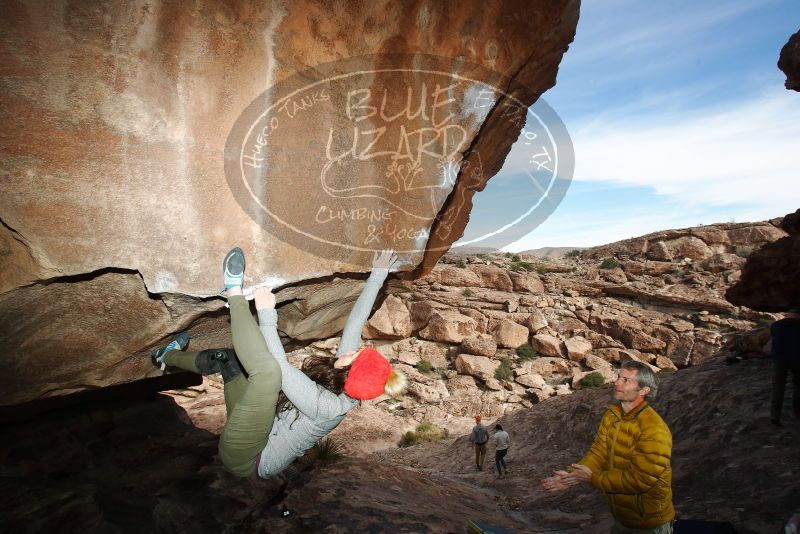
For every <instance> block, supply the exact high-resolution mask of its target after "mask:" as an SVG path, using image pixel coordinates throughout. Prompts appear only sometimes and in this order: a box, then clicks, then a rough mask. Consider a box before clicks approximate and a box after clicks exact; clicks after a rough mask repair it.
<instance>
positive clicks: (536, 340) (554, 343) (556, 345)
mask: <svg viewBox="0 0 800 534" xmlns="http://www.w3.org/2000/svg"><path fill="white" fill-rule="evenodd" d="M531 345H532V346H533V348H534V349H536V352H538V353H539V354H542V355H544V356H556V357H564V356H566V349H565V348H564V343H563V342H562V341H561V340H560V339H558V338H557V337H555V336H551V335H549V334H536V335H535V336H533V337H532V338H531Z"/></svg>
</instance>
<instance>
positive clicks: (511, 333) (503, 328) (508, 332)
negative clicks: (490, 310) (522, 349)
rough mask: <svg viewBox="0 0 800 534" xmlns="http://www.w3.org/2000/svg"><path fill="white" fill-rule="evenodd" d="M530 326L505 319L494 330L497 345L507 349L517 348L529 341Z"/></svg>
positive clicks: (493, 334)
mask: <svg viewBox="0 0 800 534" xmlns="http://www.w3.org/2000/svg"><path fill="white" fill-rule="evenodd" d="M528 335H529V332H528V328H527V327H525V326H522V325H521V324H517V323H515V322H514V321H509V320H507V319H504V320H502V321H500V322H498V323H497V325H495V327H494V330H492V336H493V337H494V339H495V341H496V342H497V345H498V346H500V347H504V348H507V349H515V348H517V347H519V346H521V345H524V344H526V343H527V342H528Z"/></svg>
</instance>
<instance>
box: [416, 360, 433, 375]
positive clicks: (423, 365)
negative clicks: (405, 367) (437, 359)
mask: <svg viewBox="0 0 800 534" xmlns="http://www.w3.org/2000/svg"><path fill="white" fill-rule="evenodd" d="M416 367H417V371H419V372H420V373H432V372H433V369H434V368H433V364H432V363H431V362H429V361H428V360H420V361H418V362H417V366H416Z"/></svg>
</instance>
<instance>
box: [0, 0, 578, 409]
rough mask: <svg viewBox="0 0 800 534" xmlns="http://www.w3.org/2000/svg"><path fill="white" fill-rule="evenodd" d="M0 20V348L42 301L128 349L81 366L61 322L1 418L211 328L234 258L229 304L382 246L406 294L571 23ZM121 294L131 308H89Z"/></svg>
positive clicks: (296, 283) (322, 327)
mask: <svg viewBox="0 0 800 534" xmlns="http://www.w3.org/2000/svg"><path fill="white" fill-rule="evenodd" d="M139 7H141V9H140V8H139ZM4 16H5V18H6V22H7V24H4V25H2V28H0V42H2V44H3V48H4V50H5V51H6V52H7V53H5V54H4V56H3V60H2V62H3V70H4V72H7V73H13V83H6V84H3V85H2V88H0V100H2V102H3V104H4V105H3V106H2V109H1V110H0V117H1V118H2V122H3V125H4V140H5V142H4V143H3V144H2V148H0V157H1V158H2V160H3V161H4V162H5V166H4V173H3V179H2V183H3V186H2V190H3V194H2V195H0V220H2V224H0V250H2V251H3V254H0V294H4V296H7V297H8V298H7V299H6V300H4V301H3V302H4V303H5V306H6V307H5V308H4V309H2V310H0V314H1V315H2V316H3V317H4V321H3V324H2V327H0V337H2V338H3V339H4V340H6V339H10V338H11V337H12V336H15V337H16V338H18V339H20V340H23V339H32V338H36V337H37V333H36V328H38V326H37V325H35V324H34V322H33V321H32V319H31V318H32V317H36V316H37V314H38V313H39V312H35V311H31V310H33V309H34V308H35V307H36V306H39V305H40V304H41V302H52V301H54V300H55V299H57V298H58V297H59V296H61V295H60V294H59V292H57V289H56V288H57V286H55V285H54V283H59V284H62V283H63V284H72V285H74V286H76V287H75V288H74V289H72V290H71V291H72V293H73V294H74V298H75V299H76V300H78V301H82V302H83V303H84V304H81V305H79V306H80V307H82V308H86V309H85V311H86V315H87V316H91V315H96V316H97V317H99V318H103V317H105V319H106V321H107V322H106V323H103V322H102V321H101V322H100V323H98V324H95V321H94V320H92V321H90V322H91V323H92V326H93V327H95V326H96V327H97V328H98V329H99V330H100V331H102V330H107V331H112V332H115V334H114V336H116V337H117V338H118V339H126V340H129V341H128V342H125V343H122V342H120V343H114V344H108V343H106V344H105V346H102V347H98V346H97V343H93V342H92V343H90V342H87V343H86V344H81V342H79V340H80V339H82V338H84V337H85V335H86V333H85V332H83V331H82V330H84V328H83V326H82V325H81V322H80V321H71V322H69V323H62V322H58V324H59V325H60V327H59V329H58V330H56V329H54V327H51V328H49V331H50V332H51V335H50V336H48V337H47V338H43V337H41V336H39V339H40V343H39V348H37V350H40V351H41V352H42V354H47V355H49V356H46V357H45V360H44V361H42V362H39V361H30V362H27V361H25V360H24V357H27V356H24V355H25V354H27V353H28V352H30V351H22V352H18V353H14V354H15V358H16V359H17V361H16V362H8V363H6V362H4V365H10V366H12V367H13V366H16V365H17V364H18V363H19V364H20V365H26V364H29V367H30V368H36V369H39V370H40V371H41V372H40V374H38V375H37V376H35V377H32V380H33V383H31V384H30V387H29V388H27V387H26V392H23V393H22V394H21V395H20V396H12V395H6V396H4V398H3V400H2V403H13V402H21V401H23V400H32V399H34V398H36V397H38V396H41V395H44V394H48V395H49V394H60V393H63V392H67V391H72V390H73V389H86V388H93V387H96V386H100V385H107V384H110V383H117V382H124V381H129V380H133V379H137V378H141V377H143V376H144V375H145V374H146V373H147V372H148V371H149V367H148V366H147V360H146V357H145V353H146V352H147V349H149V348H150V347H152V346H153V345H154V344H156V343H157V342H159V341H160V340H162V339H163V338H165V337H166V336H167V334H169V333H171V332H173V331H175V330H178V329H180V328H182V327H185V326H186V325H189V324H193V325H196V326H197V325H200V324H201V323H203V321H202V318H203V316H205V315H208V316H209V317H210V318H212V319H213V318H214V317H215V314H218V313H219V310H220V308H221V306H222V305H223V301H222V300H221V299H219V298H218V297H217V295H218V293H219V290H220V285H221V280H220V273H219V270H220V269H219V264H220V259H221V258H222V256H223V254H224V253H225V252H226V251H227V250H228V249H230V248H231V247H232V246H235V245H238V246H241V247H242V248H243V249H244V250H245V252H246V253H247V260H248V265H247V272H246V277H245V281H246V284H247V285H248V286H253V285H255V284H265V285H270V286H274V287H278V288H280V289H281V291H280V292H279V293H278V301H279V303H287V302H290V301H293V300H297V299H301V300H303V299H305V300H315V298H314V295H313V293H314V292H316V291H317V289H316V288H315V287H310V286H313V285H314V284H308V281H309V280H314V281H315V282H321V283H333V282H334V281H333V280H332V279H330V278H329V277H331V276H332V275H335V274H336V273H365V272H366V271H368V270H369V267H370V263H371V259H372V256H373V253H374V252H375V251H377V250H380V249H383V248H390V247H391V248H394V249H396V250H398V251H399V252H400V253H401V256H403V259H404V260H405V263H404V266H403V270H408V269H416V270H415V272H414V273H413V274H412V275H411V276H412V277H413V276H418V275H424V274H426V273H427V272H429V271H430V270H431V269H432V268H433V265H434V264H435V263H436V261H437V259H438V258H439V257H440V256H441V254H443V252H444V251H445V250H447V248H448V247H449V246H450V245H451V244H452V243H453V242H454V241H455V240H456V239H458V238H459V237H461V236H462V234H463V230H464V228H465V225H466V222H467V220H468V217H469V212H470V209H471V206H472V197H473V195H474V193H475V192H477V191H480V190H482V189H483V188H484V187H485V185H486V183H487V181H488V180H489V178H491V177H492V176H493V175H494V174H496V173H497V171H498V170H499V169H500V167H501V166H502V164H503V162H504V161H505V158H506V155H507V153H508V151H509V149H510V147H511V145H512V144H513V143H514V142H515V141H516V140H517V137H518V136H519V132H520V130H521V126H522V125H523V124H524V123H525V114H526V112H527V109H528V106H530V105H531V104H533V102H534V101H535V100H536V99H537V98H538V96H539V95H541V94H542V93H543V92H545V91H546V90H547V89H548V88H550V87H552V86H553V84H554V83H555V75H556V72H557V69H558V64H559V62H560V60H561V57H562V55H563V53H564V52H565V51H566V49H567V46H568V44H569V42H570V41H571V40H572V38H573V36H574V32H575V26H576V23H577V17H578V4H577V3H575V2H569V1H566V0H560V1H556V2H548V3H519V2H512V1H510V0H507V1H500V2H496V3H492V4H491V5H488V6H487V5H486V4H485V3H479V2H475V3H462V4H459V8H458V9H457V10H452V9H450V6H449V5H446V4H430V5H429V4H419V5H403V4H401V3H395V4H391V3H390V4H386V5H384V4H373V3H366V4H364V5H356V4H353V3H349V2H343V1H335V2H327V3H319V2H313V1H306V0H300V1H297V2H290V3H284V2H276V1H272V0H267V1H265V2H261V3H258V4H257V5H256V4H253V5H250V4H245V3H232V4H224V3H223V4H220V3H213V4H209V5H203V6H199V5H195V4H191V3H170V2H162V1H160V0H154V1H152V2H148V3H147V4H146V5H142V6H138V7H137V6H133V5H131V4H129V3H127V2H121V1H118V0H112V1H110V2H102V3H99V4H97V5H94V4H93V5H91V6H89V5H88V4H86V5H83V4H80V5H79V4H73V3H70V2H67V1H64V0H55V1H54V2H50V3H48V4H46V5H45V4H35V3H18V4H14V5H13V6H11V5H9V6H5V10H4ZM447 58H454V59H453V60H450V59H447ZM445 87H446V88H447V90H446V91H444V90H441V88H445ZM484 89H485V90H484ZM444 95H446V99H445V98H443V96H444ZM415 105H416V106H417V107H416V108H415V107H414V106H415ZM419 106H424V109H423V110H421V108H420V107H419ZM376 132H381V134H380V135H381V138H380V139H379V138H378V134H376ZM419 132H427V133H431V134H433V132H435V133H436V135H435V136H434V135H431V138H423V137H424V135H425V134H424V133H419ZM398 147H400V148H398ZM400 152H402V154H400ZM393 156H394V157H393ZM396 156H402V157H399V158H398V157H396ZM297 199H300V200H299V201H298V200H297ZM123 273H124V274H125V275H130V276H132V277H134V278H138V279H139V280H140V281H141V284H142V286H143V288H144V291H145V295H147V297H146V298H147V299H151V300H152V302H150V301H144V304H142V302H143V301H142V299H139V298H137V299H130V300H128V299H126V298H125V297H127V296H128V295H129V291H128V290H127V289H125V288H121V287H120V288H117V287H116V286H111V287H110V288H108V290H107V291H105V292H104V293H102V294H100V293H96V292H94V290H93V286H92V284H91V282H92V281H93V280H96V279H97V278H99V277H101V276H103V275H106V274H123ZM44 281H47V283H41V284H39V283H40V282H44ZM27 284H38V289H39V291H38V292H37V293H36V297H37V299H38V300H36V301H32V300H30V301H25V300H24V299H27V298H32V297H33V296H34V292H31V291H25V289H26V288H25V287H24V286H26V285H27ZM334 285H335V284H334ZM345 285H346V284H345ZM289 290H292V294H293V296H292V297H290V296H288V295H287V294H286V293H287V292H288V291H289ZM10 292H14V293H10ZM340 293H341V292H338V293H337V292H336V291H333V292H330V293H328V296H329V297H330V298H331V299H332V300H329V301H328V302H327V304H328V305H330V306H329V307H328V308H326V307H325V306H324V305H317V304H316V303H315V304H314V306H313V314H312V315H304V310H303V309H301V308H302V305H296V304H295V302H291V303H290V304H285V305H284V306H283V308H281V312H285V313H282V316H283V318H282V324H281V329H282V330H284V332H287V333H288V331H291V332H293V334H291V335H292V337H294V335H297V336H298V339H303V340H309V341H310V340H313V339H320V338H325V337H329V336H330V335H333V334H335V332H336V329H337V328H338V329H340V328H341V324H342V322H343V318H344V317H346V315H347V313H348V311H349V306H348V304H349V305H352V302H347V300H346V299H344V300H339V299H338V298H339V295H340ZM344 293H349V292H348V291H347V290H345V291H344ZM99 295H102V297H103V299H102V300H103V301H104V302H114V303H116V305H117V309H116V310H115V311H114V312H113V313H106V308H105V305H104V304H103V303H101V302H99V301H100V299H99V298H98V297H99ZM173 295H174V296H175V297H173ZM187 296H188V297H194V298H185V297H187ZM316 300H317V301H319V300H321V299H319V298H317V299H316ZM92 302H94V304H93V305H91V307H90V308H89V306H90V303H92ZM173 304H174V305H173ZM151 305H153V306H157V307H158V306H160V307H161V312H156V310H155V309H153V310H150V307H151ZM140 306H141V308H142V309H141V310H140V309H137V307H140ZM148 310H149V311H148ZM128 313H129V314H130V315H131V316H132V317H134V319H133V320H131V321H125V320H124V317H125V316H126V314H128ZM143 313H144V314H145V315H146V314H148V313H152V314H156V315H158V314H159V313H160V314H161V315H163V317H164V319H165V320H162V318H157V317H156V318H155V319H154V320H153V321H152V322H151V323H148V324H149V325H150V326H149V327H148V326H146V325H142V324H140V321H139V320H136V319H135V317H138V316H141V314H143ZM164 314H166V315H164ZM314 314H315V315H314ZM98 320H99V319H98ZM112 320H113V321H114V324H110V322H111V321H112ZM300 323H302V324H300ZM422 327H424V325H422V326H420V328H422ZM330 329H334V332H330V331H329V330H330ZM64 340H69V341H68V342H67V345H68V346H69V347H70V350H69V351H67V352H65V349H64ZM197 348H204V347H199V346H198V347H197ZM73 350H74V351H78V352H79V353H80V358H79V359H80V360H81V361H82V362H84V363H82V364H81V365H80V366H78V367H76V366H75V365H73V364H70V366H69V367H70V369H69V371H68V372H66V373H64V372H63V371H64V369H63V366H62V365H61V364H58V363H57V362H55V360H54V358H55V356H54V355H56V354H62V355H65V356H64V357H65V358H66V360H65V361H67V360H68V361H72V362H73V363H74V361H76V359H78V358H76V357H67V356H66V355H67V354H71V351H73ZM7 354H12V353H11V352H9V353H7ZM20 354H22V355H23V356H19V355H20ZM133 358H136V361H134V360H133ZM139 360H141V361H139ZM112 362H113V363H112ZM120 362H126V363H124V364H122V363H120ZM79 368H80V369H79ZM67 375H69V376H70V377H71V378H69V379H65V378H64V377H65V376H67ZM4 376H6V377H8V378H4V379H2V380H3V381H2V386H3V387H2V389H3V391H4V392H8V391H13V390H14V388H16V387H17V386H16V385H14V384H12V383H11V381H12V380H13V379H12V378H11V377H10V376H11V375H9V374H6V375H4ZM45 392H47V393H45Z"/></svg>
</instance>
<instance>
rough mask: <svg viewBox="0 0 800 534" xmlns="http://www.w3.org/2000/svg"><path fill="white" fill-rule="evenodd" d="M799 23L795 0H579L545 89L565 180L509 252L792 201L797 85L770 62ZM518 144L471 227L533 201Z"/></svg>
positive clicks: (797, 150)
mask: <svg viewBox="0 0 800 534" xmlns="http://www.w3.org/2000/svg"><path fill="white" fill-rule="evenodd" d="M799 28H800V2H798V1H796V0H794V1H777V0H772V1H770V0H763V1H756V0H751V1H747V2H742V1H725V2H723V1H718V2H708V1H707V2H696V1H694V2H691V1H660V2H649V1H645V0H638V1H633V0H602V1H601V0H584V1H583V2H582V6H581V17H580V22H579V23H578V31H577V34H576V37H575V41H574V42H573V43H572V45H571V46H570V49H569V51H568V52H567V53H566V55H565V56H564V59H563V61H562V62H561V66H560V69H559V74H558V80H557V85H556V86H555V87H554V88H553V89H551V90H550V91H548V92H547V93H545V95H544V99H545V100H546V101H547V103H548V104H549V105H550V106H551V107H553V108H554V109H555V111H556V112H557V113H558V114H559V116H560V117H561V118H562V120H563V121H564V123H565V124H566V126H567V129H568V131H569V132H570V136H571V138H572V142H573V146H574V150H575V161H576V164H575V173H574V177H573V181H572V184H571V186H570V189H569V191H568V192H567V195H566V197H565V198H564V200H563V201H562V202H561V204H560V205H559V206H558V208H557V209H556V211H555V212H554V213H553V214H552V215H550V216H549V218H547V219H546V220H545V221H544V222H543V223H542V224H541V225H539V226H538V227H537V228H536V229H535V230H533V231H532V232H530V233H529V234H528V235H526V236H525V237H523V238H521V239H519V240H518V241H516V242H514V243H512V244H510V245H508V246H506V247H505V250H514V251H519V250H526V249H531V248H538V247H544V246H594V245H600V244H604V243H610V242H613V241H617V240H620V239H625V238H628V237H634V236H637V235H642V234H645V233H648V232H653V231H657V230H664V229H668V228H680V227H686V226H695V225H698V224H710V223H715V222H728V221H736V222H744V221H756V220H763V219H768V218H772V217H778V216H781V215H785V214H786V213H789V212H791V211H794V210H796V209H797V208H800V176H798V173H800V93H796V92H794V91H787V90H786V89H785V88H784V87H783V83H784V80H785V77H784V75H783V73H782V72H780V71H779V70H778V69H777V67H776V62H777V60H778V54H779V52H780V49H781V47H782V46H783V45H784V44H785V43H786V41H787V40H788V38H789V36H790V35H791V34H793V33H794V32H796V31H797V30H798V29H799ZM521 148H522V147H521V141H520V142H518V143H517V144H516V145H515V146H514V147H513V148H512V150H511V153H510V154H509V156H508V157H507V159H506V164H505V165H504V167H503V169H502V170H501V171H500V172H499V173H498V175H497V176H495V177H493V178H492V179H491V180H490V181H489V185H488V186H487V188H486V189H485V190H484V191H483V192H481V193H479V194H477V195H476V196H475V198H474V202H475V206H474V208H473V211H472V215H471V219H470V223H469V225H468V227H467V232H466V235H467V236H468V237H469V236H475V235H480V234H481V233H482V232H483V231H484V229H488V228H491V227H497V226H498V225H499V224H502V223H503V222H504V221H503V220H502V219H503V215H499V214H505V215H504V216H505V217H506V218H509V217H511V215H509V214H512V213H517V214H518V213H521V212H522V211H524V207H525V205H526V203H527V205H530V203H531V202H535V200H536V198H537V195H536V194H535V192H534V190H533V188H532V187H531V184H530V180H528V179H527V178H526V177H525V175H524V174H523V173H521V172H520V169H521V168H522V167H523V166H524V161H523V160H524V159H525V156H524V154H523V151H522V150H521ZM477 244H478V243H476V245H477Z"/></svg>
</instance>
